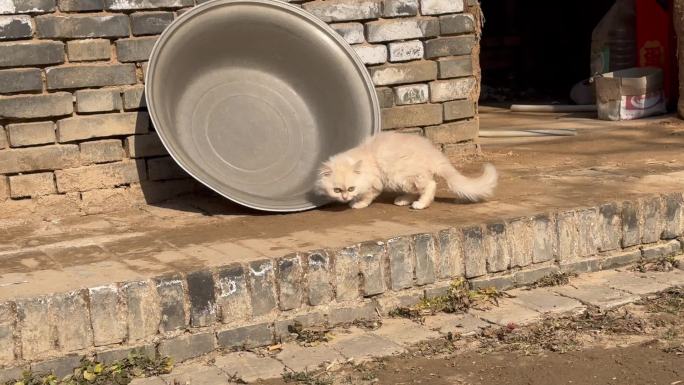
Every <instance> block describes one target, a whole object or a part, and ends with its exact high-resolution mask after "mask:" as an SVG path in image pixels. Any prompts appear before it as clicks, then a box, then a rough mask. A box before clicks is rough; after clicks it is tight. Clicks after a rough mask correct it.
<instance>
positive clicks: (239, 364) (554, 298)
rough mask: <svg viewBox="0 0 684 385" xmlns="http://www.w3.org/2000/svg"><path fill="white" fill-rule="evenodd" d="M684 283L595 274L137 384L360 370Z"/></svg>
mask: <svg viewBox="0 0 684 385" xmlns="http://www.w3.org/2000/svg"><path fill="white" fill-rule="evenodd" d="M680 259H682V258H681V257H680ZM682 260H684V259H682ZM683 283H684V270H678V269H675V270H673V271H671V272H647V273H638V272H634V271H632V269H630V268H621V269H619V270H607V271H600V272H596V273H589V274H585V275H582V276H579V277H576V278H573V279H572V280H571V282H570V284H568V285H564V286H556V287H550V288H534V289H528V288H518V289H514V290H510V291H508V292H507V293H508V294H510V295H511V296H512V298H504V299H502V300H500V306H498V307H492V308H491V309H490V310H473V311H471V312H470V313H468V314H437V315H434V316H428V317H426V319H425V322H424V324H422V325H421V324H418V323H416V322H413V321H410V320H407V319H398V318H388V319H383V322H382V326H380V328H379V329H377V330H373V331H367V330H364V329H359V328H356V327H352V328H350V329H344V328H336V329H333V330H332V332H331V333H332V334H333V335H334V336H335V338H333V339H332V341H330V342H326V343H321V344H319V345H316V346H312V347H304V346H301V345H299V344H297V343H294V342H289V343H285V344H283V345H282V346H280V349H279V350H278V352H277V353H276V354H272V355H269V353H265V351H264V350H260V351H256V352H231V353H226V354H223V355H220V356H218V357H212V358H207V357H203V358H200V359H197V360H194V361H192V362H188V363H184V364H182V365H180V366H179V367H177V368H176V369H175V370H174V372H173V373H172V374H169V375H166V376H162V377H160V378H144V379H136V380H135V381H133V382H132V384H131V385H167V384H168V385H176V384H183V385H203V384H211V385H223V384H231V381H244V382H246V383H253V382H255V381H257V380H259V379H264V380H265V379H270V378H277V377H280V376H282V375H283V373H286V372H288V371H294V372H302V371H315V370H320V369H328V368H332V367H334V365H335V364H336V363H344V362H354V363H360V362H363V361H365V360H369V359H372V358H378V357H384V356H390V355H396V354H400V353H402V352H405V351H406V348H407V347H409V346H411V345H413V344H416V343H419V342H421V341H426V340H430V339H436V338H442V337H445V336H446V335H448V334H449V333H460V334H462V335H469V334H473V333H477V332H478V331H479V330H481V329H483V328H488V327H492V326H495V325H507V324H510V323H512V324H516V325H524V324H529V323H532V322H534V321H535V320H538V319H540V318H541V317H542V316H543V315H544V314H554V315H566V314H574V313H578V312H581V311H582V310H584V309H585V308H586V306H598V307H600V308H611V307H616V306H622V305H625V304H627V303H631V302H634V301H636V300H638V299H639V298H641V297H642V296H645V295H648V294H653V293H655V292H657V291H660V290H663V289H666V288H668V287H672V286H677V285H682V284H683ZM174 381H176V383H174Z"/></svg>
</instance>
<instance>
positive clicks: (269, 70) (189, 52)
mask: <svg viewBox="0 0 684 385" xmlns="http://www.w3.org/2000/svg"><path fill="white" fill-rule="evenodd" d="M145 81H146V82H145V83H146V84H145V97H146V101H147V106H148V110H149V113H150V118H151V120H152V123H153V125H154V127H155V128H156V131H157V134H158V136H159V138H160V140H161V142H162V143H163V145H164V147H165V148H166V149H167V151H168V152H169V154H170V155H171V157H172V158H173V159H174V160H175V161H176V163H177V164H178V165H179V166H180V167H181V168H182V169H183V170H185V171H186V172H187V173H188V174H190V175H191V176H192V177H194V178H195V179H196V180H198V181H199V182H201V183H202V184H204V185H206V186H207V187H209V188H210V189H212V190H214V191H216V192H217V193H219V194H221V195H223V196H224V197H226V198H228V199H230V200H232V201H234V202H236V203H239V204H241V205H244V206H247V207H250V208H254V209H258V210H264V211H275V212H295V211H302V210H307V209H311V208H315V207H318V206H320V205H322V204H324V203H326V201H325V200H324V199H322V198H321V197H317V196H315V195H314V194H312V192H311V188H312V187H313V181H314V179H315V174H316V169H317V168H318V166H319V165H320V162H321V161H322V160H324V159H326V158H327V157H329V156H330V155H333V154H334V153H337V152H340V151H343V150H346V149H348V148H350V147H353V146H355V145H356V144H358V143H360V142H361V141H362V140H364V139H365V138H366V137H368V136H370V135H373V134H375V133H377V132H379V131H380V127H381V122H380V107H379V103H378V99H377V95H376V92H375V88H374V85H373V82H372V80H371V78H370V75H369V74H368V71H367V70H366V67H365V66H364V64H363V63H362V61H361V60H360V59H359V58H358V56H357V55H356V53H355V51H354V50H353V49H352V48H351V47H350V46H349V45H348V44H347V43H346V41H344V40H343V38H342V37H341V36H339V35H338V34H337V33H336V32H335V31H334V30H333V29H332V28H330V27H329V26H328V25H327V24H326V23H324V22H323V21H321V20H319V19H318V18H316V17H315V16H313V15H311V14H309V13H308V12H306V11H304V10H302V9H300V8H298V7H296V6H293V5H290V4H288V3H285V2H281V1H277V0H276V1H273V0H213V1H210V2H207V3H204V4H202V5H199V6H197V7H195V8H193V9H192V10H190V11H188V12H186V13H184V14H183V15H181V16H180V17H179V18H178V19H176V20H175V21H174V22H173V23H172V24H171V25H170V26H169V27H168V28H167V29H166V30H165V31H164V32H163V33H162V35H161V36H160V37H159V39H158V40H157V42H156V43H155V45H154V47H153V49H152V52H151V55H150V60H149V63H148V69H147V74H145Z"/></svg>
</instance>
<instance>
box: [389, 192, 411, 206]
mask: <svg viewBox="0 0 684 385" xmlns="http://www.w3.org/2000/svg"><path fill="white" fill-rule="evenodd" d="M414 200H415V197H412V196H411V195H401V196H398V197H396V199H394V204H395V205H397V206H408V205H410V204H411V203H412V202H413V201H414Z"/></svg>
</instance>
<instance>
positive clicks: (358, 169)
mask: <svg viewBox="0 0 684 385" xmlns="http://www.w3.org/2000/svg"><path fill="white" fill-rule="evenodd" d="M361 166H363V161H362V160H360V161H358V162H356V163H354V172H355V173H357V174H361Z"/></svg>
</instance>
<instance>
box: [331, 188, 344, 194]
mask: <svg viewBox="0 0 684 385" xmlns="http://www.w3.org/2000/svg"><path fill="white" fill-rule="evenodd" d="M333 191H335V192H336V193H338V194H339V193H341V192H342V189H341V188H336V189H334V190H333Z"/></svg>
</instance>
